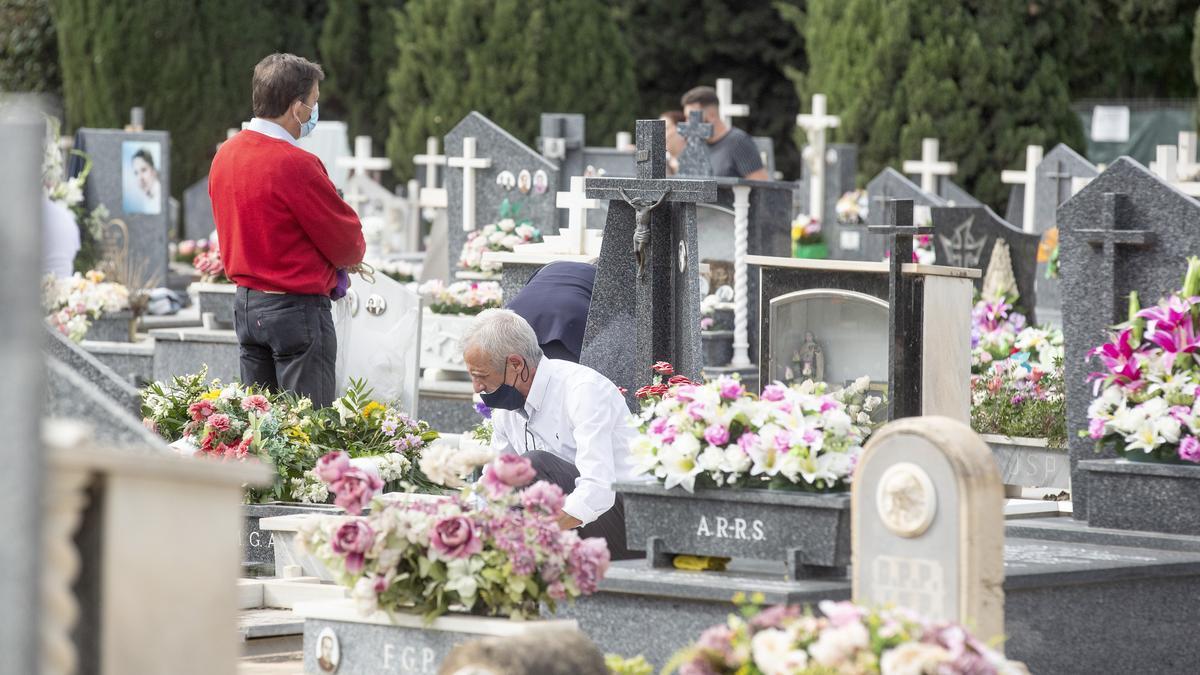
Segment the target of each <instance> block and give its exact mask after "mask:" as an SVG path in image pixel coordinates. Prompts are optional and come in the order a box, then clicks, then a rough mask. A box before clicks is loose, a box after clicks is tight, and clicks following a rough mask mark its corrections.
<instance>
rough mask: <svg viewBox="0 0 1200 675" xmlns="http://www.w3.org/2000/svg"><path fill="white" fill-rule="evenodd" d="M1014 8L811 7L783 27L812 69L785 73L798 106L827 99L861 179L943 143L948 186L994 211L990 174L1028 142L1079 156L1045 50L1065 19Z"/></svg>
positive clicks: (860, 0) (879, 2) (848, 2)
mask: <svg viewBox="0 0 1200 675" xmlns="http://www.w3.org/2000/svg"><path fill="white" fill-rule="evenodd" d="M1030 7H1031V6H1030V4H1029V3H1027V2H1023V1H1020V0H1004V1H999V0H997V1H996V2H979V3H968V4H963V3H959V2H957V0H809V2H808V5H807V11H806V13H805V14H804V15H800V14H798V13H793V14H791V15H790V17H789V18H790V19H791V21H792V23H793V24H794V25H796V27H797V28H798V29H799V30H800V31H802V32H803V34H804V36H805V40H806V46H807V49H808V53H809V56H808V60H809V63H810V64H811V67H810V69H809V70H808V72H807V73H805V74H803V75H800V74H797V73H793V74H794V75H795V78H794V79H795V82H796V85H797V89H798V93H799V95H800V98H801V99H804V100H806V99H807V98H808V97H809V96H810V95H811V94H813V93H818V92H819V93H824V94H826V95H827V96H828V97H829V103H830V108H831V110H832V112H833V113H834V114H839V115H841V116H842V125H841V127H840V128H839V129H838V130H837V132H836V137H837V138H838V139H839V140H842V141H847V142H853V143H857V144H858V145H859V170H860V178H861V179H864V180H865V179H869V178H870V177H871V176H873V175H874V174H875V173H877V172H878V171H879V170H880V169H882V168H883V167H884V166H887V165H889V164H890V165H898V163H899V162H900V161H901V160H903V159H907V158H914V157H917V156H918V155H919V153H920V145H921V138H922V137H925V136H934V137H937V138H939V139H940V140H941V141H942V147H943V150H944V153H943V154H945V155H946V159H950V160H954V161H957V162H958V168H959V171H958V175H957V177H956V180H957V181H958V182H960V183H962V184H963V185H964V186H965V187H966V188H967V189H968V190H969V191H971V193H972V194H974V195H975V196H976V197H977V198H979V199H980V200H982V201H984V202H986V203H989V204H992V205H994V206H999V205H1000V204H1002V203H1003V201H1004V199H1005V197H1006V195H1007V193H1008V187H1007V186H1004V185H1002V184H1001V183H1000V171H1001V170H1003V169H1005V168H1010V167H1013V166H1017V165H1019V164H1020V162H1021V158H1022V157H1023V156H1024V148H1025V146H1026V145H1028V144H1040V145H1043V146H1046V147H1050V146H1052V145H1054V144H1055V143H1058V142H1064V143H1067V144H1068V145H1071V146H1072V147H1077V148H1079V147H1083V133H1082V129H1081V128H1080V124H1079V119H1078V117H1077V116H1076V115H1075V114H1074V113H1073V112H1072V111H1071V109H1070V100H1069V97H1068V91H1067V73H1066V69H1065V67H1064V65H1063V64H1062V63H1061V62H1059V61H1058V60H1057V59H1056V58H1055V55H1054V52H1053V50H1051V49H1048V48H1047V43H1048V42H1049V41H1051V40H1061V39H1063V35H1062V34H1061V33H1057V34H1056V31H1060V30H1062V26H1061V24H1062V23H1063V22H1064V21H1065V16H1066V15H1064V14H1059V13H1055V12H1053V11H1050V10H1047V9H1039V10H1038V11H1037V12H1034V11H1031V9H1030Z"/></svg>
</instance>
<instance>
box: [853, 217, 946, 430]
mask: <svg viewBox="0 0 1200 675" xmlns="http://www.w3.org/2000/svg"><path fill="white" fill-rule="evenodd" d="M867 230H868V231H869V232H870V233H872V234H881V235H884V236H886V237H887V238H888V250H890V251H891V259H890V260H889V261H888V311H889V312H890V313H891V316H892V319H891V320H890V321H889V322H888V324H889V326H888V386H889V387H890V388H891V389H892V395H891V396H889V397H888V419H889V420H894V419H899V418H901V417H915V416H917V415H920V414H921V397H920V396H918V395H916V392H919V391H920V381H919V378H915V377H905V376H904V375H903V373H906V372H909V369H907V368H906V366H907V365H908V364H903V363H900V360H901V359H900V355H902V354H904V353H905V349H904V340H906V339H909V338H910V336H908V335H906V334H904V331H903V329H902V326H900V325H899V323H900V322H897V321H896V320H895V318H896V316H897V314H898V313H900V312H905V311H911V305H912V303H916V302H918V301H919V299H917V298H915V297H913V293H912V292H911V291H912V289H911V288H910V287H909V286H908V285H906V284H905V283H904V275H903V272H904V265H905V264H907V263H910V262H911V261H912V255H913V237H916V236H918V235H922V234H930V233H932V232H933V228H932V227H929V226H916V225H913V200H911V199H889V200H887V201H886V202H884V205H883V224H882V225H869V226H868V227H867ZM902 386H903V387H905V388H907V389H908V390H910V391H909V392H908V394H910V395H903V396H902V395H899V394H900V392H899V391H897V389H898V388H899V387H902ZM898 400H899V401H904V402H905V403H902V404H899V405H898V404H897V401H898Z"/></svg>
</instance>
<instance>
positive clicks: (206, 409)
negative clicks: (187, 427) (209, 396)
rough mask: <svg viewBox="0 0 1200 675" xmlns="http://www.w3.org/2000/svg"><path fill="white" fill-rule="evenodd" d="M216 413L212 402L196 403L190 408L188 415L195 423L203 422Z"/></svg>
mask: <svg viewBox="0 0 1200 675" xmlns="http://www.w3.org/2000/svg"><path fill="white" fill-rule="evenodd" d="M214 412H216V408H214V407H213V404H212V401H196V402H195V403H193V404H191V405H189V406H188V414H189V415H191V416H192V421H193V422H203V421H204V420H206V419H208V417H209V416H210V415H212V414H213V413H214Z"/></svg>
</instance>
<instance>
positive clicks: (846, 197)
mask: <svg viewBox="0 0 1200 675" xmlns="http://www.w3.org/2000/svg"><path fill="white" fill-rule="evenodd" d="M869 205H870V201H869V200H868V199H867V191H866V190H851V191H850V192H847V193H845V194H843V195H842V196H841V197H839V198H838V201H837V204H836V205H835V206H834V207H833V209H834V212H835V213H836V214H837V220H838V222H839V223H842V224H845V225H863V224H865V223H866V222H867V217H868V216H869V214H870V208H869Z"/></svg>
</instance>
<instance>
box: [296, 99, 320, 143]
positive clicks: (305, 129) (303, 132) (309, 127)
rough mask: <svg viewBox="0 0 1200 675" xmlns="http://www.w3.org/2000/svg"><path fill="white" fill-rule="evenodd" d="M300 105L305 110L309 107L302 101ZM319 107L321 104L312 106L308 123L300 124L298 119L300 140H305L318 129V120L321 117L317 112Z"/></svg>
mask: <svg viewBox="0 0 1200 675" xmlns="http://www.w3.org/2000/svg"><path fill="white" fill-rule="evenodd" d="M300 105H303V106H304V107H305V108H307V107H308V106H307V105H305V104H304V101H301V102H300ZM319 105H321V104H320V103H314V104H312V114H311V115H309V116H308V121H307V122H300V118H299V117H297V118H296V121H297V122H300V138H304V137H305V136H307V135H309V134H311V133H312V131H313V129H316V128H317V118H318V117H319V116H320V115H319V113H318V111H317V106H319Z"/></svg>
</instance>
